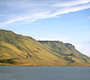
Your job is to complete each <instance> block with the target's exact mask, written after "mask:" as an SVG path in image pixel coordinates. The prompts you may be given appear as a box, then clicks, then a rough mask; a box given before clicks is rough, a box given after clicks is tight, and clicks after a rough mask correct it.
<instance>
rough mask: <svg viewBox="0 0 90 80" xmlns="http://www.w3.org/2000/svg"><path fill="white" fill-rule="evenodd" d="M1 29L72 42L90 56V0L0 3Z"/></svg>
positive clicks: (36, 0) (44, 38) (4, 1)
mask: <svg viewBox="0 0 90 80" xmlns="http://www.w3.org/2000/svg"><path fill="white" fill-rule="evenodd" d="M0 29H5V30H11V31H13V32H15V33H17V34H22V35H27V36H31V37H33V38H35V39H36V40H59V41H63V42H64V43H72V44H73V45H74V46H75V47H76V49H78V50H79V51H80V52H82V53H83V54H85V55H88V56H89V57H90V0H0Z"/></svg>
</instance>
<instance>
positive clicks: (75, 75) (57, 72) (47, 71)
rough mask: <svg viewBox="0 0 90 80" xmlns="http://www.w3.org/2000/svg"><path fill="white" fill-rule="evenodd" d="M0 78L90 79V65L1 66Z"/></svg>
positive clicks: (9, 79) (8, 79)
mask: <svg viewBox="0 0 90 80" xmlns="http://www.w3.org/2000/svg"><path fill="white" fill-rule="evenodd" d="M0 80H90V67H16V66H0Z"/></svg>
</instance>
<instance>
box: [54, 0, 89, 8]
mask: <svg viewBox="0 0 90 80" xmlns="http://www.w3.org/2000/svg"><path fill="white" fill-rule="evenodd" d="M89 2H90V1H89V0H73V1H70V2H63V3H57V4H55V5H53V6H54V7H70V6H76V5H80V4H85V3H89Z"/></svg>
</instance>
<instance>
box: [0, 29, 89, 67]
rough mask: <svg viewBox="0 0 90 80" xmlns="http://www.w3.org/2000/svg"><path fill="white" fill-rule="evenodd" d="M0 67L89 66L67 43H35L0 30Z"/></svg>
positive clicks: (21, 36)
mask: <svg viewBox="0 0 90 80" xmlns="http://www.w3.org/2000/svg"><path fill="white" fill-rule="evenodd" d="M0 65H28V66H90V58H89V57H87V56H85V55H83V54H81V53H80V52H78V51H77V50H76V49H75V48H74V47H73V46H72V45H71V44H68V43H65V44H64V43H63V42H60V41H36V40H35V39H33V38H32V37H28V36H23V35H19V34H15V33H13V32H12V31H6V30H0Z"/></svg>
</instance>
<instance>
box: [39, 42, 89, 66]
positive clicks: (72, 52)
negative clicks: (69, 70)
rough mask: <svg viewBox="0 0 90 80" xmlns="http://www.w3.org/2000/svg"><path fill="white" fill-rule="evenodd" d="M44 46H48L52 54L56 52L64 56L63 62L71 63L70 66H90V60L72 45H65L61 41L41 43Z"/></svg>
mask: <svg viewBox="0 0 90 80" xmlns="http://www.w3.org/2000/svg"><path fill="white" fill-rule="evenodd" d="M39 42H40V43H42V44H43V45H45V46H47V47H48V48H49V49H50V50H51V51H52V52H55V53H57V54H59V55H57V56H62V59H63V60H66V61H69V65H74V64H75V65H76V63H79V64H90V58H89V57H88V56H86V55H84V54H82V53H80V52H79V51H78V50H76V49H75V47H74V46H73V45H72V44H70V43H63V42H61V41H39Z"/></svg>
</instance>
